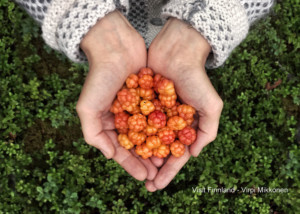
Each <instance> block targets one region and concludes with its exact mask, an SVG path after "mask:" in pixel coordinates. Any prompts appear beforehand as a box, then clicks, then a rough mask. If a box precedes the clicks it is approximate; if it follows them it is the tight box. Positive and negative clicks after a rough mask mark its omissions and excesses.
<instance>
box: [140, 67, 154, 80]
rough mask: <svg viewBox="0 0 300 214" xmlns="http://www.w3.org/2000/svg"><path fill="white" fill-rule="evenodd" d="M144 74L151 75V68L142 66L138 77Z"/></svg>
mask: <svg viewBox="0 0 300 214" xmlns="http://www.w3.org/2000/svg"><path fill="white" fill-rule="evenodd" d="M144 75H150V76H153V71H152V70H151V68H142V69H141V70H140V72H139V73H138V77H139V78H142V76H144Z"/></svg>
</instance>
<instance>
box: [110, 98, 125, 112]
mask: <svg viewBox="0 0 300 214" xmlns="http://www.w3.org/2000/svg"><path fill="white" fill-rule="evenodd" d="M123 111H124V109H123V108H122V105H121V103H120V102H119V100H118V99H115V100H114V102H113V104H112V105H111V107H110V112H112V113H114V114H118V113H120V112H123Z"/></svg>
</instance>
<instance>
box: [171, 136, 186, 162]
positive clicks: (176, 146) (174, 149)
mask: <svg viewBox="0 0 300 214" xmlns="http://www.w3.org/2000/svg"><path fill="white" fill-rule="evenodd" d="M170 150H171V153H172V155H174V156H175V157H177V158H178V157H181V156H182V155H184V152H185V147H184V145H183V144H182V143H180V142H179V140H176V141H175V142H174V143H172V144H171V146H170Z"/></svg>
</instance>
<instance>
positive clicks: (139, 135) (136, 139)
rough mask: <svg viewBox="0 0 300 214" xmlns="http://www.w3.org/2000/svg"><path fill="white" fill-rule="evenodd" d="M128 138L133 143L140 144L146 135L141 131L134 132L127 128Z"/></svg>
mask: <svg viewBox="0 0 300 214" xmlns="http://www.w3.org/2000/svg"><path fill="white" fill-rule="evenodd" d="M128 138H129V140H130V141H131V142H132V143H133V144H134V145H141V144H142V143H144V142H145V140H146V135H145V133H143V132H134V131H132V130H129V132H128Z"/></svg>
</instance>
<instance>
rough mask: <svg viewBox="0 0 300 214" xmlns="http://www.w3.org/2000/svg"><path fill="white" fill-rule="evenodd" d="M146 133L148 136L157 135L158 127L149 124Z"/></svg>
mask: <svg viewBox="0 0 300 214" xmlns="http://www.w3.org/2000/svg"><path fill="white" fill-rule="evenodd" d="M144 133H145V134H146V135H147V136H151V135H155V134H156V133H157V128H155V127H153V126H149V125H147V127H146V128H145V129H144Z"/></svg>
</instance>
